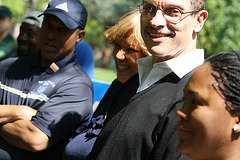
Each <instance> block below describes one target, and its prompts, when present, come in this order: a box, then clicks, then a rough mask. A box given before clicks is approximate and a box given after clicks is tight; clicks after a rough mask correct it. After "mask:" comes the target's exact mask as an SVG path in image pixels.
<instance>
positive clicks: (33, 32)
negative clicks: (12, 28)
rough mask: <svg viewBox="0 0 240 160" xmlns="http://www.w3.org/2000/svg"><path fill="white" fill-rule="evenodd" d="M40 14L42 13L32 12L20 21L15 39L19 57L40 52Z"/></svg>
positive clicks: (41, 18)
mask: <svg viewBox="0 0 240 160" xmlns="http://www.w3.org/2000/svg"><path fill="white" fill-rule="evenodd" d="M40 14H42V12H40V11H33V12H30V13H29V14H28V15H27V16H26V17H24V18H23V20H22V24H21V26H20V31H19V35H18V37H17V42H18V49H17V55H18V56H19V57H21V56H29V55H32V54H36V53H37V52H39V50H40V33H41V31H40V30H41V26H42V21H43V16H39V15H40Z"/></svg>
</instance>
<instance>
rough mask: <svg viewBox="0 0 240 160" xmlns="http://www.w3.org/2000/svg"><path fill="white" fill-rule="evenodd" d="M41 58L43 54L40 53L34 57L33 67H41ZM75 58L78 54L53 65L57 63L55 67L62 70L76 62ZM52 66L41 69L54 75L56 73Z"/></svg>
mask: <svg viewBox="0 0 240 160" xmlns="http://www.w3.org/2000/svg"><path fill="white" fill-rule="evenodd" d="M40 57H41V53H40V52H38V53H37V54H36V55H34V59H33V63H32V66H34V67H39V65H40ZM75 58H76V53H74V54H73V55H71V56H69V57H67V58H64V59H61V60H59V61H57V62H53V63H55V65H56V66H57V67H58V68H59V69H61V68H63V67H65V66H66V65H67V64H69V63H71V62H73V61H75ZM53 63H52V64H53ZM52 64H51V65H49V66H46V67H41V68H42V69H44V70H45V71H46V72H47V73H54V72H55V71H54V70H53V69H51V66H52Z"/></svg>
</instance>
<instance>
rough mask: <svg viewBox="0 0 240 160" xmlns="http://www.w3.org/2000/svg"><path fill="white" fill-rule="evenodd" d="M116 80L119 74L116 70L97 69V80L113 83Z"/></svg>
mask: <svg viewBox="0 0 240 160" xmlns="http://www.w3.org/2000/svg"><path fill="white" fill-rule="evenodd" d="M115 78H117V73H116V71H114V70H110V69H103V68H97V67H96V68H95V79H96V80H100V81H105V82H110V83H111V82H112V81H113V80H114V79H115Z"/></svg>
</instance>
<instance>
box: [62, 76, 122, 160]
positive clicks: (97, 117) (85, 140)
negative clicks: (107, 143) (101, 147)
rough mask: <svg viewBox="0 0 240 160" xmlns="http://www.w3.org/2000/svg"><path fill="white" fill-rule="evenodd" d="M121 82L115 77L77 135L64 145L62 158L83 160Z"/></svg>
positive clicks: (98, 131)
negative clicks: (87, 121)
mask: <svg viewBox="0 0 240 160" xmlns="http://www.w3.org/2000/svg"><path fill="white" fill-rule="evenodd" d="M121 86H122V83H121V82H119V81H118V80H117V79H115V80H114V81H113V82H112V84H111V86H110V87H109V89H108V90H107V92H106V94H105V95H104V97H103V99H102V100H101V101H100V103H99V105H98V107H97V109H96V111H95V112H94V114H93V116H92V118H91V119H90V120H89V123H88V124H87V125H86V127H85V128H84V129H83V130H81V131H79V133H78V135H77V136H76V137H75V138H74V139H72V140H71V141H70V142H69V144H68V145H67V146H66V148H65V150H64V153H63V159H64V160H84V159H85V158H86V156H87V155H88V154H89V152H90V151H91V149H92V146H93V144H94V142H95V140H96V138H97V136H98V134H99V133H100V131H101V129H102V127H103V123H104V121H105V115H106V112H107V110H108V108H109V106H110V103H111V101H112V98H113V96H114V94H115V93H116V92H117V91H118V90H119V89H120V88H121Z"/></svg>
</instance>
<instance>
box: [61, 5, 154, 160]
mask: <svg viewBox="0 0 240 160" xmlns="http://www.w3.org/2000/svg"><path fill="white" fill-rule="evenodd" d="M105 36H106V38H107V39H108V40H109V42H110V43H111V44H112V45H113V46H114V49H113V52H112V55H113V58H114V60H115V65H116V70H117V79H115V80H114V81H113V82H112V84H111V86H110V87H109V89H108V90H107V92H106V94H105V95H104V97H103V99H102V100H101V101H100V104H99V106H98V108H97V110H96V111H95V113H94V114H93V116H92V119H91V120H90V121H89V124H88V125H87V126H86V127H85V128H84V129H83V130H82V131H81V132H80V134H79V135H78V136H76V137H75V138H74V139H73V140H71V141H70V142H69V144H68V145H67V147H66V148H65V151H64V155H63V157H64V158H63V159H64V160H83V159H85V157H86V156H87V155H88V153H89V152H90V151H91V148H92V146H93V143H94V141H95V140H96V138H97V136H98V134H99V132H100V131H101V129H102V126H103V123H104V120H105V115H106V112H107V109H108V108H109V106H110V103H111V101H112V98H113V95H114V94H115V93H116V92H117V91H118V90H120V88H121V86H122V84H123V83H125V82H126V81H127V80H128V79H129V78H130V77H131V76H133V75H134V74H136V73H137V72H138V69H137V63H136V60H137V59H139V58H143V57H146V56H149V55H150V53H149V52H148V51H147V48H146V46H145V43H144V42H143V40H142V38H141V34H140V13H139V12H138V11H136V10H135V11H131V12H129V13H126V14H125V15H124V16H123V17H122V18H121V20H120V21H119V22H118V23H117V24H116V25H114V26H113V27H111V28H109V29H108V30H106V31H105Z"/></svg>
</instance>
